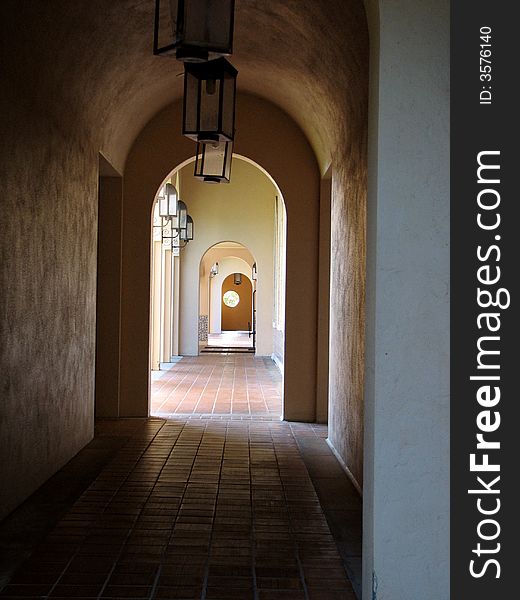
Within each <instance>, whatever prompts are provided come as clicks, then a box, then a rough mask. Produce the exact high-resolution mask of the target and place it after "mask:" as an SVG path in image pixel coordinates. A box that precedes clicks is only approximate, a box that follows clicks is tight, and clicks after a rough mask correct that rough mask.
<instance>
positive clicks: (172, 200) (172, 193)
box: [161, 183, 177, 217]
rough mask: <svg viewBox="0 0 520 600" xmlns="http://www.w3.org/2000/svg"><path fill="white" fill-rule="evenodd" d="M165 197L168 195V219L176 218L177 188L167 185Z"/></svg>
mask: <svg viewBox="0 0 520 600" xmlns="http://www.w3.org/2000/svg"><path fill="white" fill-rule="evenodd" d="M164 191H165V195H166V210H167V213H166V215H161V216H168V217H175V216H176V214H177V190H176V189H175V186H174V185H172V184H171V183H167V184H166V186H165V190H164Z"/></svg>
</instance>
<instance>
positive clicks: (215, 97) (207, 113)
mask: <svg viewBox="0 0 520 600" xmlns="http://www.w3.org/2000/svg"><path fill="white" fill-rule="evenodd" d="M200 87H201V90H200V124H199V128H198V133H199V135H198V140H199V141H202V139H203V138H204V137H205V136H204V133H205V132H210V133H214V135H218V133H219V131H220V127H219V114H220V109H221V105H220V87H221V80H220V79H211V78H209V79H203V80H201V82H200ZM210 139H211V138H210Z"/></svg>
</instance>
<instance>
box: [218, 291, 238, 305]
mask: <svg viewBox="0 0 520 600" xmlns="http://www.w3.org/2000/svg"><path fill="white" fill-rule="evenodd" d="M222 300H223V301H224V304H225V305H226V306H229V308H235V306H236V305H237V304H238V303H239V302H240V296H239V295H238V294H237V293H236V292H234V291H233V290H229V291H228V292H226V293H225V294H224V297H223V298H222Z"/></svg>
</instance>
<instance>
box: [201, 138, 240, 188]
mask: <svg viewBox="0 0 520 600" xmlns="http://www.w3.org/2000/svg"><path fill="white" fill-rule="evenodd" d="M232 154H233V145H232V143H231V142H219V143H199V144H198V145H197V159H196V161H195V177H200V178H202V179H203V180H204V181H206V182H208V183H218V182H220V181H226V182H229V179H230V176H231V157H232Z"/></svg>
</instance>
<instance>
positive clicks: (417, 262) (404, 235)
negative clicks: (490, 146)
mask: <svg viewBox="0 0 520 600" xmlns="http://www.w3.org/2000/svg"><path fill="white" fill-rule="evenodd" d="M365 4H366V5H367V9H368V17H369V23H370V32H371V39H370V41H371V89H370V93H371V98H370V115H371V116H370V130H369V190H368V246H367V249H368V252H367V320H366V322H367V331H366V334H367V337H366V370H365V377H366V381H365V470H364V482H365V487H364V530H363V531H364V546H363V553H364V562H363V571H364V574H363V598H366V599H371V600H447V599H448V598H449V435H450V431H449V347H450V338H449V218H450V211H449V208H450V206H449V3H448V2H447V1H445V0H442V1H441V2H439V1H437V0H423V1H421V2H416V1H415V0H394V1H392V2H385V3H383V2H379V14H377V13H378V9H377V6H376V2H375V1H371V0H367V1H366V3H365ZM378 29H379V36H378Z"/></svg>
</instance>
